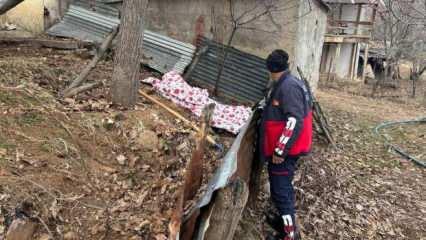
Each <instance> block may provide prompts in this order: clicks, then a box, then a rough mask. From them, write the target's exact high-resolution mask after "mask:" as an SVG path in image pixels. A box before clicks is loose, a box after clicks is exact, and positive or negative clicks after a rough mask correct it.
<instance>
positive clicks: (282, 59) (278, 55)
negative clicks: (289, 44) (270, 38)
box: [266, 49, 288, 73]
mask: <svg viewBox="0 0 426 240" xmlns="http://www.w3.org/2000/svg"><path fill="white" fill-rule="evenodd" d="M266 67H267V68H268V70H269V71H270V72H272V73H278V72H284V71H286V70H287V69H288V53H287V52H286V51H284V50H281V49H277V50H274V51H273V52H272V53H271V54H269V56H268V58H267V59H266Z"/></svg>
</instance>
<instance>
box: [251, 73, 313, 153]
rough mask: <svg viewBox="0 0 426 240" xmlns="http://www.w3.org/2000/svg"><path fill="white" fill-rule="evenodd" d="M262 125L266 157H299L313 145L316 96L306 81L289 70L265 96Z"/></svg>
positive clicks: (261, 136) (261, 141) (262, 145)
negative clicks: (309, 89) (306, 84)
mask: <svg viewBox="0 0 426 240" xmlns="http://www.w3.org/2000/svg"><path fill="white" fill-rule="evenodd" d="M265 101H266V102H265V104H266V105H265V106H264V109H263V113H262V120H261V125H260V132H259V135H260V136H259V137H260V142H259V144H260V146H259V147H260V152H261V153H262V155H263V157H265V158H268V157H271V156H272V155H274V154H275V155H277V156H279V157H285V156H292V157H298V156H302V155H306V154H308V153H310V151H311V146H312V96H311V94H310V92H309V91H308V89H307V87H306V86H305V84H304V83H303V82H302V81H301V80H299V79H297V78H296V77H295V76H293V75H291V74H290V73H289V72H285V73H284V74H283V76H282V77H281V78H280V79H279V80H278V81H277V82H275V83H274V85H273V86H272V88H271V90H270V91H269V94H268V96H267V97H266V99H265Z"/></svg>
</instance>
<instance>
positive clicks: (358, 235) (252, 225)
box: [235, 88, 426, 240]
mask: <svg viewBox="0 0 426 240" xmlns="http://www.w3.org/2000/svg"><path fill="white" fill-rule="evenodd" d="M316 96H317V98H318V99H319V101H320V103H321V104H322V107H323V109H324V110H325V112H326V114H327V115H328V119H329V121H330V124H331V128H332V130H333V135H334V138H335V139H336V144H337V149H332V148H331V147H328V148H327V147H325V146H324V144H323V141H321V140H318V139H316V142H315V144H314V152H313V154H312V156H310V157H308V158H304V159H301V161H300V163H299V167H298V171H297V174H296V176H295V188H296V194H297V196H296V202H297V211H298V212H297V218H298V219H297V221H298V223H299V226H300V230H301V232H302V236H303V239H360V240H361V239H407V240H408V239H410V240H411V239H417V240H424V239H426V227H425V225H424V223H425V222H426V210H425V207H426V195H425V194H424V192H426V170H425V169H424V168H421V167H419V166H417V165H414V164H413V163H411V162H407V161H406V160H404V159H402V158H401V157H399V156H397V155H394V154H393V153H391V152H390V151H388V149H386V148H385V147H384V145H383V144H384V142H383V139H382V138H380V137H378V136H376V135H375V134H374V133H373V130H374V128H375V127H376V126H377V125H378V124H380V123H382V122H384V121H395V120H408V119H415V118H419V117H425V116H426V109H425V108H422V107H419V106H416V105H414V106H411V105H407V104H401V103H396V102H393V101H389V100H386V99H379V100H378V99H372V98H369V97H363V96H359V95H354V94H351V93H346V92H344V91H337V90H334V89H330V88H326V89H320V90H318V91H317V92H316ZM398 129H399V130H401V129H400V128H398ZM403 129H404V134H400V133H398V132H396V131H394V130H393V129H388V130H387V131H389V134H391V135H392V136H394V137H395V136H397V138H396V137H395V140H398V141H397V142H395V144H399V145H400V146H401V147H404V146H407V147H408V146H411V147H409V148H408V149H407V150H409V151H410V153H411V154H413V155H415V156H418V157H419V159H421V160H423V161H426V158H425V155H424V153H425V152H426V144H424V143H425V140H426V137H425V134H426V132H425V126H424V124H423V125H412V126H407V127H403ZM402 143H405V144H402ZM265 181H266V173H265ZM270 209H271V207H270V202H269V194H268V186H267V185H265V188H264V191H263V194H262V196H259V204H258V206H257V207H256V209H249V210H248V211H246V212H245V219H244V220H243V221H242V224H241V225H240V229H239V234H240V235H238V237H237V238H235V239H244V238H246V239H261V238H260V236H261V235H265V234H266V233H268V232H271V231H272V230H271V228H270V227H269V226H267V225H266V224H263V221H259V219H262V218H263V217H264V215H263V213H264V212H266V211H270Z"/></svg>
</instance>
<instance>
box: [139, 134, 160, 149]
mask: <svg viewBox="0 0 426 240" xmlns="http://www.w3.org/2000/svg"><path fill="white" fill-rule="evenodd" d="M136 143H137V144H138V146H139V147H140V148H141V149H142V150H146V151H153V150H155V149H157V148H158V144H159V140H158V136H157V134H156V133H155V132H154V131H151V130H144V131H143V132H141V133H140V134H139V137H138V138H137V139H136Z"/></svg>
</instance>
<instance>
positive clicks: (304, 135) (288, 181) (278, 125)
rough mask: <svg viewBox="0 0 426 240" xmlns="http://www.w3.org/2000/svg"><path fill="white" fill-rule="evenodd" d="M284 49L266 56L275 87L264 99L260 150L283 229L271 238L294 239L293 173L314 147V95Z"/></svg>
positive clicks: (275, 221) (273, 86) (273, 222)
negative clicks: (295, 73)
mask: <svg viewBox="0 0 426 240" xmlns="http://www.w3.org/2000/svg"><path fill="white" fill-rule="evenodd" d="M288 59H289V56H288V54H287V53H286V52H285V51H283V50H275V51H273V52H272V53H271V54H270V55H269V56H268V58H267V68H268V70H269V71H270V76H271V80H272V87H271V88H270V90H269V92H268V95H267V97H266V99H265V104H264V106H263V112H262V119H261V123H260V129H259V137H260V141H259V148H260V149H259V152H260V154H261V156H262V158H263V160H264V161H266V162H267V164H268V173H269V182H270V188H271V198H272V202H273V203H274V205H275V207H276V208H277V210H278V212H279V215H280V216H279V217H278V218H275V219H271V218H268V219H267V220H268V222H270V224H275V225H276V223H277V221H279V222H280V224H279V225H280V226H281V227H280V228H281V230H280V232H279V233H278V235H276V236H274V237H271V236H270V238H269V239H280V240H294V239H298V237H297V236H296V226H295V208H294V189H293V184H292V180H293V176H294V171H295V167H296V163H297V161H298V159H299V157H300V156H303V155H306V154H308V153H310V151H311V145H312V97H311V94H310V92H309V90H308V88H307V86H305V84H304V83H303V82H302V81H301V80H299V79H297V78H296V77H295V76H293V75H292V74H291V73H290V71H289V63H288ZM271 222H272V223H271Z"/></svg>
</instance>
